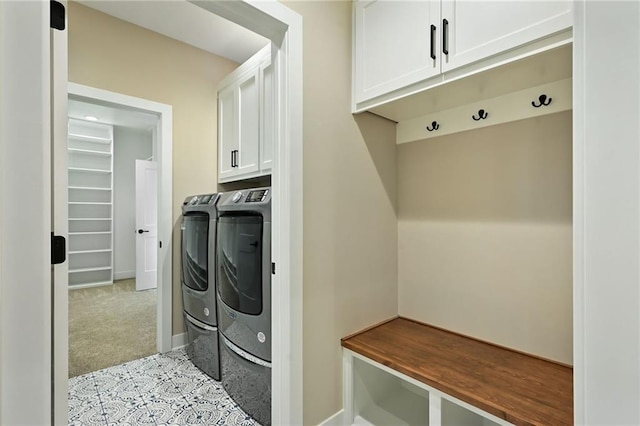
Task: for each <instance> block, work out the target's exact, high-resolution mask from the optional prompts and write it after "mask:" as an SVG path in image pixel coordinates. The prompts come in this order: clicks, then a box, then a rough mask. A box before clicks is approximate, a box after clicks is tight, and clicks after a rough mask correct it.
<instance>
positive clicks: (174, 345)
mask: <svg viewBox="0 0 640 426" xmlns="http://www.w3.org/2000/svg"><path fill="white" fill-rule="evenodd" d="M188 343H189V341H188V338H187V333H180V334H174V335H173V336H172V337H171V350H172V351H175V350H176V349H181V348H184V347H185V346H187V344H188Z"/></svg>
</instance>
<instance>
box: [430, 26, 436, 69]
mask: <svg viewBox="0 0 640 426" xmlns="http://www.w3.org/2000/svg"><path fill="white" fill-rule="evenodd" d="M431 59H433V60H434V61H435V59H436V26H435V25H433V24H431Z"/></svg>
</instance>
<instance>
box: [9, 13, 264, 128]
mask: <svg viewBox="0 0 640 426" xmlns="http://www.w3.org/2000/svg"><path fill="white" fill-rule="evenodd" d="M0 1H1V0H0ZM78 2H79V3H81V4H83V5H85V6H87V7H90V8H93V9H96V10H98V11H100V12H103V13H106V14H108V15H111V16H114V17H116V18H118V19H122V20H124V21H128V22H131V23H132V24H135V25H138V26H140V27H143V28H146V29H148V30H151V31H154V32H156V33H160V34H163V35H165V36H167V37H170V38H173V39H175V40H179V41H181V42H183V43H186V44H189V45H191V46H194V47H197V48H199V49H203V50H206V51H207V52H210V53H213V54H215V55H219V56H222V57H225V58H227V59H230V60H232V61H234V62H238V63H243V62H245V61H246V60H247V59H249V58H250V57H251V56H253V55H254V54H255V53H256V52H257V51H258V50H260V49H261V48H262V47H264V46H266V45H267V44H268V43H269V40H268V39H266V38H264V37H262V36H260V35H258V34H256V33H254V32H252V31H249V30H247V29H246V28H244V27H241V26H239V25H237V24H234V23H233V22H231V21H228V20H226V19H224V18H221V17H219V16H217V15H214V14H213V13H211V12H208V11H206V10H204V9H202V8H200V7H198V6H196V5H194V4H192V3H189V2H188V1H186V0H156V1H148V0H129V1H122V0H79V1H78ZM92 102H93V101H92ZM92 102H85V101H84V100H82V99H75V98H74V97H70V98H69V106H68V107H69V117H71V118H79V119H81V120H84V119H85V117H86V116H88V115H91V116H94V117H98V119H99V121H100V122H101V123H107V124H112V125H115V126H123V127H133V128H137V129H150V128H152V127H153V126H155V124H156V122H157V120H158V117H157V116H155V115H154V114H149V113H146V112H142V111H134V110H126V109H123V108H122V107H121V106H118V107H115V106H110V105H97V104H95V103H92Z"/></svg>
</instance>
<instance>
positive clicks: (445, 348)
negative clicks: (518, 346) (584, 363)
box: [342, 318, 573, 426]
mask: <svg viewBox="0 0 640 426" xmlns="http://www.w3.org/2000/svg"><path fill="white" fill-rule="evenodd" d="M342 346H343V348H344V349H343V356H344V375H343V377H344V390H343V397H344V416H343V419H344V424H348V425H351V424H357V425H379V426H380V425H403V424H409V425H430V426H440V425H452V426H453V425H455V426H461V425H465V426H471V425H477V426H488V425H496V424H498V425H509V424H515V425H553V426H559V425H571V424H573V369H572V368H571V367H569V366H566V365H564V364H559V363H555V362H552V361H548V360H544V359H541V358H537V357H535V356H532V355H527V354H523V353H521V352H517V351H513V350H510V349H505V348H503V347H499V346H495V345H492V344H489V343H485V342H481V341H478V340H475V339H472V338H469V337H465V336H461V335H459V334H456V333H452V332H450V331H446V330H443V329H440V328H437V327H432V326H429V325H426V324H422V323H419V322H416V321H413V320H409V319H406V318H395V319H392V320H390V321H387V322H385V323H382V324H379V325H377V326H374V327H372V328H369V329H366V330H364V331H361V332H359V333H357V334H354V335H352V336H349V337H345V338H344V339H342Z"/></svg>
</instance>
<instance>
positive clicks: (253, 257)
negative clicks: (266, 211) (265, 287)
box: [217, 215, 262, 315]
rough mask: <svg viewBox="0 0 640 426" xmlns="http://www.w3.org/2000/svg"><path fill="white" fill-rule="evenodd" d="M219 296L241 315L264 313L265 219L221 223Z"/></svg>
mask: <svg viewBox="0 0 640 426" xmlns="http://www.w3.org/2000/svg"><path fill="white" fill-rule="evenodd" d="M217 247H218V262H217V265H218V272H217V283H218V293H219V294H220V298H221V299H222V301H223V302H224V303H225V304H226V305H227V306H229V307H230V308H232V309H233V310H235V311H237V312H241V313H244V314H248V315H259V314H260V313H261V312H262V216H255V215H251V216H235V215H234V216H221V217H220V218H219V219H218V245H217Z"/></svg>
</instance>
